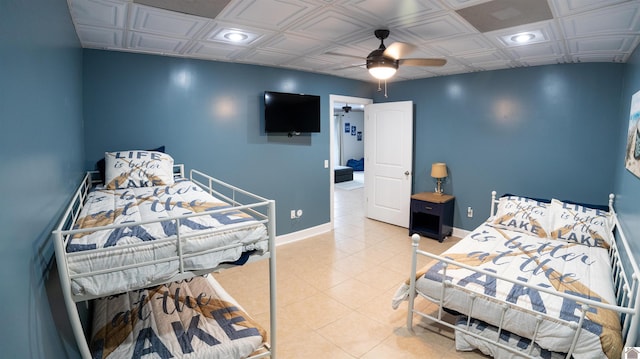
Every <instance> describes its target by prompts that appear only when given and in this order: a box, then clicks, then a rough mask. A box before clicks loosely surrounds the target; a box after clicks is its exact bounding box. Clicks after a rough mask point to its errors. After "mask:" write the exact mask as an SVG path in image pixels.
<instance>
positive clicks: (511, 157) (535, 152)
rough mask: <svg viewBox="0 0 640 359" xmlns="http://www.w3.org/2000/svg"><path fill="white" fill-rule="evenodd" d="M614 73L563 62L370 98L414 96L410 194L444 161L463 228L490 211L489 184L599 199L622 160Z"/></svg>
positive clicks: (423, 83)
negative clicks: (469, 209)
mask: <svg viewBox="0 0 640 359" xmlns="http://www.w3.org/2000/svg"><path fill="white" fill-rule="evenodd" d="M400 71H402V69H400ZM623 71H624V65H622V64H571V65H550V66H539V67H531V68H522V69H513V70H501V71H488V72H479V73H471V74H464V75H456V76H446V77H438V78H429V79H423V80H413V81H404V82H398V83H391V84H389V88H388V91H389V98H388V99H384V98H382V97H381V96H380V95H379V94H378V96H377V98H376V99H375V100H376V102H383V101H401V100H412V101H413V102H414V108H415V156H414V161H415V168H414V170H415V171H414V174H415V175H414V192H422V191H432V190H433V188H434V187H435V180H434V179H432V178H431V177H430V168H431V163H433V162H446V163H447V167H448V170H449V174H450V176H449V177H448V178H447V180H446V183H445V185H444V190H445V193H450V194H453V195H455V196H456V209H455V218H454V226H455V227H457V228H463V229H467V230H470V229H473V228H475V227H476V226H478V225H479V224H480V223H481V222H482V221H484V220H485V219H486V218H487V217H488V216H489V209H490V207H489V198H490V193H491V191H492V190H496V191H498V194H499V195H500V194H503V193H518V194H523V195H528V196H534V197H546V198H552V197H555V198H561V199H563V198H564V199H576V200H581V201H583V202H588V203H601V204H606V202H607V198H608V194H609V193H611V192H613V191H614V176H613V174H614V173H615V170H616V164H617V163H618V162H620V161H616V159H620V160H621V158H622V157H621V155H620V151H619V146H618V144H619V141H620V136H619V131H620V120H619V112H620V93H621V84H622V77H623ZM469 206H470V207H473V208H474V217H473V218H467V215H466V214H467V207H469Z"/></svg>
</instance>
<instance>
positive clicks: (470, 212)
mask: <svg viewBox="0 0 640 359" xmlns="http://www.w3.org/2000/svg"><path fill="white" fill-rule="evenodd" d="M467 217H469V218H471V217H473V208H471V207H467Z"/></svg>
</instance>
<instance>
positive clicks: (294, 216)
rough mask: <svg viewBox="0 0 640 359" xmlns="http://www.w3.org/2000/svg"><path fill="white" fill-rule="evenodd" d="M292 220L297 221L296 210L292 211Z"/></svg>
mask: <svg viewBox="0 0 640 359" xmlns="http://www.w3.org/2000/svg"><path fill="white" fill-rule="evenodd" d="M291 219H296V210H295V209H292V210H291Z"/></svg>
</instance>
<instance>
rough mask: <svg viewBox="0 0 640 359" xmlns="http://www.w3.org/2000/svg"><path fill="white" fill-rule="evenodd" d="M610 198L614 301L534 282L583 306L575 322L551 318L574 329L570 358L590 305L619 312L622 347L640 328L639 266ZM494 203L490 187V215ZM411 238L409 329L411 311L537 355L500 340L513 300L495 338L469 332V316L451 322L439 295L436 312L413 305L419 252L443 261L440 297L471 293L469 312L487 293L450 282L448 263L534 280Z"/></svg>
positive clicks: (529, 355) (505, 306)
mask: <svg viewBox="0 0 640 359" xmlns="http://www.w3.org/2000/svg"><path fill="white" fill-rule="evenodd" d="M613 199H614V195H613V194H610V195H609V213H610V214H611V219H612V222H611V224H612V225H611V232H612V234H613V235H615V234H616V233H617V236H615V237H614V238H617V240H616V241H614V243H613V244H612V245H611V247H610V249H609V258H610V260H611V265H612V275H613V278H612V281H613V287H614V291H615V295H616V300H617V305H613V304H604V303H601V302H597V301H593V300H588V299H585V298H582V297H578V296H574V295H570V294H566V293H557V292H554V291H551V290H548V289H546V288H542V287H537V286H536V287H535V290H537V291H540V292H545V293H548V294H551V295H555V296H558V297H562V298H567V299H571V300H574V301H575V302H576V303H580V304H581V306H582V307H581V309H582V315H581V317H580V319H579V322H578V323H575V322H569V321H565V320H560V319H559V318H557V317H553V318H552V319H553V320H555V321H561V322H563V323H564V324H566V325H569V326H571V327H572V328H574V329H576V331H575V334H574V336H573V339H572V345H571V347H570V349H569V352H568V353H567V355H566V358H570V357H571V355H572V353H573V351H574V350H575V347H576V343H577V341H578V338H579V336H580V331H581V329H582V323H583V321H584V319H585V315H586V313H587V312H588V309H589V308H590V307H599V308H603V309H610V310H613V311H615V312H617V313H619V315H620V323H621V328H622V338H623V341H624V346H625V347H634V346H635V343H636V340H637V339H638V331H639V330H640V329H639V327H640V285H639V282H640V269H638V263H637V262H636V259H635V258H634V257H633V255H632V252H631V248H630V247H629V243H628V241H627V238H626V236H625V234H624V233H623V232H622V229H621V227H620V222H619V221H618V217H617V215H616V213H615V210H614V208H613ZM497 203H498V199H496V191H493V192H491V216H494V215H495V210H496V204H497ZM411 239H412V246H413V255H412V261H411V277H410V283H409V304H408V312H407V328H408V329H409V330H412V328H413V315H414V314H417V315H419V316H421V317H423V318H426V319H428V320H432V321H434V322H436V323H439V324H442V325H444V326H445V327H448V328H451V329H454V330H456V331H459V332H462V333H465V334H468V335H470V336H473V337H474V338H477V339H478V340H482V341H484V342H487V343H490V344H492V345H496V346H498V347H500V348H502V349H504V350H507V351H509V352H512V353H517V354H519V355H524V356H525V357H527V358H532V359H534V358H536V357H534V356H532V352H533V349H534V345H529V349H528V353H523V352H521V351H518V349H517V348H513V347H510V346H508V345H505V344H503V343H501V342H500V332H501V331H502V328H503V324H504V317H505V315H504V313H505V312H506V311H507V310H510V309H511V308H512V307H518V306H517V305H516V304H513V303H507V302H503V303H501V304H500V305H501V306H502V317H501V318H500V321H499V322H498V323H494V325H495V326H496V327H497V328H498V329H497V330H498V336H497V338H496V339H495V340H493V339H489V338H486V337H483V336H481V335H479V334H476V333H474V332H472V331H471V329H470V325H471V319H472V318H471V317H470V316H469V317H468V319H467V323H466V326H465V327H464V328H461V327H459V326H456V325H454V324H451V323H449V322H448V321H446V320H445V319H443V314H444V310H445V308H444V307H443V301H442V299H440V300H438V301H437V302H435V304H437V306H438V309H437V313H436V314H435V315H433V314H430V313H423V312H420V311H419V310H417V309H415V306H414V303H415V298H416V294H418V293H417V292H416V270H417V260H418V255H424V256H426V257H429V258H432V259H435V260H437V261H441V262H443V267H444V273H443V274H442V278H443V282H442V291H441V294H440V295H441V296H440V298H444V297H445V296H444V292H445V290H446V288H448V287H456V288H457V289H459V290H463V291H466V292H468V293H469V295H470V297H471V301H470V306H469V309H468V312H469V313H472V309H473V305H474V301H475V300H477V299H479V298H485V297H486V298H488V296H485V295H484V293H477V292H472V291H469V290H468V289H466V288H464V287H461V286H458V285H456V284H453V283H452V282H451V281H445V280H444V279H445V278H446V277H447V273H446V270H447V266H448V265H455V266H459V267H462V268H465V269H468V270H471V271H474V272H478V273H482V274H483V275H486V276H490V277H493V278H496V280H503V281H507V282H511V283H517V284H518V285H520V286H524V287H527V288H529V287H533V286H534V284H530V283H527V282H523V281H519V280H515V279H511V278H506V277H503V276H501V275H497V274H495V273H493V272H488V271H485V270H482V269H479V268H475V267H471V266H468V265H465V264H463V263H460V262H456V261H454V260H450V259H447V258H445V257H442V256H438V255H435V254H431V253H429V252H425V251H423V250H420V249H418V244H419V241H420V236H419V235H417V234H414V235H413V236H412V237H411ZM621 253H624V254H625V257H624V258H626V259H627V260H628V265H629V268H625V266H624V263H623V261H622V260H621V258H622V257H621V255H620V254H621ZM490 299H491V300H492V301H494V302H495V301H497V299H496V298H494V297H491V298H490ZM427 300H430V299H428V298H427ZM518 310H519V311H528V312H531V313H534V314H535V315H536V316H538V323H540V322H541V321H542V320H543V318H545V317H550V316H548V315H546V314H543V313H539V312H534V311H532V310H527V309H526V308H522V307H518ZM537 334H538V327H536V329H535V331H534V334H533V337H532V338H529V339H531V341H532V343H533V342H535V339H536V336H537Z"/></svg>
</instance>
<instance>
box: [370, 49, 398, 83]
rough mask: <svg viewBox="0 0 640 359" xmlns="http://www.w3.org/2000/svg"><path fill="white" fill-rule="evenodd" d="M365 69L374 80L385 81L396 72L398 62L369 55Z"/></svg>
mask: <svg viewBox="0 0 640 359" xmlns="http://www.w3.org/2000/svg"><path fill="white" fill-rule="evenodd" d="M367 69H368V70H369V73H370V74H371V76H373V77H375V78H376V79H378V80H387V79H389V78H391V76H393V75H394V74H395V73H396V71H397V70H398V61H397V60H394V59H391V58H388V57H384V56H372V55H369V57H368V58H367Z"/></svg>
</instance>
